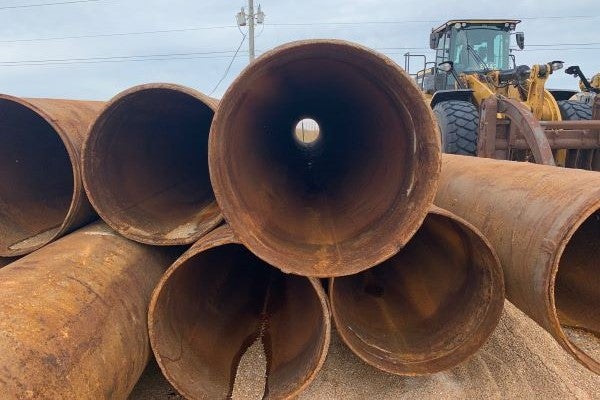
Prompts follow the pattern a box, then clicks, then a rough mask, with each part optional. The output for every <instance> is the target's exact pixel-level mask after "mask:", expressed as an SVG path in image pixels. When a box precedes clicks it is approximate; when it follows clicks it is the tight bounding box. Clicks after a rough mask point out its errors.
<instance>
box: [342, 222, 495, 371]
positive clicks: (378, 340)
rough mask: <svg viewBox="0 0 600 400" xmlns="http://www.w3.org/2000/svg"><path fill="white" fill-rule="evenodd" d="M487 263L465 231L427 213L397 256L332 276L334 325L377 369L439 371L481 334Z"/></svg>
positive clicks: (489, 281) (488, 297)
mask: <svg viewBox="0 0 600 400" xmlns="http://www.w3.org/2000/svg"><path fill="white" fill-rule="evenodd" d="M494 265H496V261H495V259H494V257H493V255H492V253H491V252H490V251H489V248H487V247H486V246H485V245H484V244H483V242H482V241H481V239H480V238H479V237H478V236H477V235H476V234H475V233H473V232H472V231H471V230H470V229H468V228H465V227H464V226H463V225H462V224H459V223H457V222H456V221H453V220H451V219H449V218H446V217H443V216H439V215H434V214H429V215H428V216H427V218H426V220H425V223H424V224H423V226H422V228H421V229H420V230H419V231H418V232H417V234H416V235H415V236H414V237H413V239H412V240H411V241H410V242H409V243H408V245H407V246H406V247H405V248H404V249H403V250H401V251H400V253H399V254H397V255H396V256H394V257H393V258H391V259H390V260H388V261H386V262H384V263H382V264H380V265H378V266H377V267H375V268H372V269H369V270H367V271H365V272H362V273H360V274H357V275H353V276H348V277H342V278H336V279H335V281H334V285H333V287H332V292H331V293H330V296H331V297H332V307H333V313H334V315H335V317H336V327H337V329H338V330H339V331H340V333H342V336H343V337H344V338H345V340H346V341H347V342H349V344H350V347H352V348H353V349H354V350H355V351H356V352H357V353H358V354H359V355H361V357H362V358H364V359H366V360H367V361H370V362H371V363H372V364H375V365H378V366H382V367H383V368H384V369H385V370H388V371H391V372H396V373H407V374H420V373H427V372H435V371H437V370H440V369H443V368H447V367H449V366H452V365H454V364H457V363H458V362H460V361H462V360H463V359H464V358H465V357H466V356H469V355H470V353H469V352H470V351H471V350H472V348H471V349H468V346H467V347H465V345H466V344H467V343H469V341H472V338H473V337H479V336H481V335H482V333H481V331H480V325H483V324H484V321H485V320H486V316H487V312H488V309H489V308H490V304H491V303H492V302H494V301H495V299H494V296H493V294H492V292H493V291H494V289H493V288H494V285H496V284H497V283H495V282H494V281H493V277H492V273H491V272H490V271H491V270H492V269H493V268H495V267H491V266H494ZM496 293H497V292H496ZM499 298H500V297H499ZM500 299H501V300H500V301H502V299H503V298H500ZM477 340H478V339H477Z"/></svg>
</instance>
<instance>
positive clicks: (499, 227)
mask: <svg viewBox="0 0 600 400" xmlns="http://www.w3.org/2000/svg"><path fill="white" fill-rule="evenodd" d="M436 203H437V204H438V205H440V206H442V207H445V208H447V209H449V210H451V211H453V212H454V213H456V214H457V215H460V216H462V217H463V218H465V219H467V220H468V221H470V222H471V223H472V224H473V225H475V226H477V227H478V228H479V229H481V231H482V232H483V233H484V234H485V235H486V236H487V237H488V239H489V240H490V241H491V243H492V244H493V245H494V247H495V248H496V250H497V251H498V255H499V257H500V260H501V261H502V266H503V268H504V275H505V278H506V290H507V292H506V294H507V298H508V299H509V300H510V301H511V302H513V303H514V304H515V305H516V306H517V307H519V308H520V309H521V310H522V311H523V312H524V313H526V314H527V315H529V316H530V317H531V318H532V319H534V320H535V321H536V322H537V323H538V324H540V325H541V326H542V327H543V328H545V329H546V330H547V331H548V332H549V333H550V334H552V336H554V338H555V339H556V340H557V341H558V343H559V344H560V345H561V346H562V347H563V348H564V349H565V350H566V351H567V352H568V353H570V354H571V355H572V356H574V357H575V358H576V359H577V360H578V361H579V362H580V363H581V364H583V365H584V366H586V367H587V368H589V369H590V370H591V371H593V372H595V373H597V374H600V358H598V354H597V353H596V354H594V353H593V350H592V349H593V348H594V347H595V346H594V345H593V343H598V337H599V336H600V314H599V313H598V310H599V309H600V270H599V268H600V174H599V173H597V172H590V171H582V170H574V169H563V168H555V167H549V166H543V165H534V164H529V163H513V162H505V161H497V160H490V159H478V158H467V157H461V156H451V155H445V156H444V160H443V167H442V176H441V185H440V190H439V191H438V194H437V197H436ZM586 337H587V339H586Z"/></svg>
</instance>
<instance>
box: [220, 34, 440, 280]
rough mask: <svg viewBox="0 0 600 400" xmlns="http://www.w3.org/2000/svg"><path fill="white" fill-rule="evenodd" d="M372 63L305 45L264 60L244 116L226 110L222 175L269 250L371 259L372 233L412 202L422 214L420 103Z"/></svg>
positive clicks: (249, 87)
mask: <svg viewBox="0 0 600 400" xmlns="http://www.w3.org/2000/svg"><path fill="white" fill-rule="evenodd" d="M373 58H374V56H373V55H370V54H369V55H365V54H363V52H361V51H354V50H352V51H350V50H348V49H344V50H340V49H337V48H336V49H334V50H332V49H329V48H328V47H326V46H325V47H318V48H317V47H310V46H309V48H308V49H307V48H302V47H300V48H297V49H294V51H288V52H283V53H280V54H278V56H277V57H273V59H271V60H269V62H264V63H263V65H261V67H260V69H258V68H257V69H256V70H254V71H252V73H250V74H248V73H247V75H246V76H244V82H245V83H244V84H243V85H241V84H240V85H239V86H240V87H243V88H240V89H238V90H239V93H238V92H236V95H235V96H234V97H235V101H237V103H236V105H235V107H234V108H231V110H235V112H227V111H225V112H224V114H225V115H226V117H225V118H224V119H223V122H222V123H223V125H222V126H221V127H222V129H220V131H221V132H227V135H226V136H223V139H222V140H223V141H225V144H224V147H223V149H224V150H223V151H224V153H223V154H225V157H226V165H223V167H222V168H225V172H224V173H223V175H226V176H227V179H229V181H230V182H231V185H230V187H231V188H232V189H231V190H233V191H234V194H233V195H234V196H235V197H236V198H237V199H238V201H239V202H240V204H241V205H242V207H243V210H244V221H245V223H246V228H247V229H251V230H252V229H254V227H256V231H257V232H259V233H257V235H260V239H259V240H260V241H262V242H263V243H266V244H267V246H268V247H270V248H273V249H277V248H289V247H290V243H292V244H293V246H295V247H296V249H302V250H303V253H304V254H303V257H307V259H311V260H312V258H314V257H317V256H318V255H319V254H321V255H322V254H324V253H327V252H331V253H334V254H337V255H340V254H341V253H342V252H343V250H344V246H347V247H348V248H350V247H352V248H353V249H354V251H356V252H361V253H362V254H363V255H364V248H365V246H361V245H360V243H362V244H364V243H365V240H369V239H371V240H373V237H374V235H373V234H372V233H373V230H375V231H381V230H382V229H383V228H382V227H383V226H384V225H385V224H386V223H387V221H390V220H392V219H393V220H394V221H398V223H397V224H395V225H394V228H393V229H398V227H399V226H402V224H403V223H404V222H405V219H406V215H407V214H408V213H406V212H405V210H406V209H407V207H409V203H410V204H411V206H412V207H417V208H418V206H419V202H418V200H416V201H415V200H414V199H413V201H412V202H411V201H409V199H408V196H409V194H411V192H413V191H414V192H419V190H421V188H420V186H419V185H414V187H413V184H414V183H415V182H414V181H415V176H414V175H415V173H417V172H418V171H417V172H416V171H414V162H415V152H416V148H415V146H416V145H415V140H416V136H415V134H416V133H415V132H416V129H415V120H414V116H415V115H417V113H418V110H419V108H418V107H416V106H415V101H421V98H420V97H419V98H415V94H414V93H413V92H412V91H411V89H413V87H412V86H411V85H410V84H408V82H404V81H403V79H406V78H404V76H403V75H401V76H398V75H399V74H397V73H395V72H394V73H392V72H390V68H389V66H387V65H386V64H385V63H382V62H381V60H380V59H379V58H377V61H374V60H373ZM394 82H395V83H394ZM238 99H239V100H238ZM233 101H234V99H232V100H231V101H230V102H233ZM409 110H410V112H409ZM411 113H413V115H411ZM417 118H422V116H418V117H417ZM303 119H311V120H314V121H315V123H316V124H318V129H319V135H318V140H316V141H315V142H313V143H310V145H304V144H302V143H301V141H299V140H298V138H297V136H296V125H297V123H298V122H299V121H301V120H303ZM419 121H421V120H419ZM427 129H429V128H427V127H422V129H421V130H420V131H419V134H420V133H422V131H426V130H427ZM224 164H225V163H224ZM415 204H417V206H415ZM396 214H397V215H396ZM234 217H235V218H238V217H237V216H231V218H234ZM395 217H398V218H395ZM346 250H347V249H346ZM348 258H352V257H348ZM312 273H314V271H312Z"/></svg>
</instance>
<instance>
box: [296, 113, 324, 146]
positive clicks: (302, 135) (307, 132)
mask: <svg viewBox="0 0 600 400" xmlns="http://www.w3.org/2000/svg"><path fill="white" fill-rule="evenodd" d="M294 135H295V136H296V140H297V141H298V144H300V145H301V146H304V147H311V146H314V145H315V144H317V141H318V140H319V139H320V137H321V127H320V126H319V123H318V122H317V121H315V120H314V119H312V118H303V119H301V120H300V121H298V123H297V124H296V127H295V128H294Z"/></svg>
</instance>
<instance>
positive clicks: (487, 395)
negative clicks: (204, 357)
mask: <svg viewBox="0 0 600 400" xmlns="http://www.w3.org/2000/svg"><path fill="white" fill-rule="evenodd" d="M579 339H580V340H586V341H587V342H586V343H587V344H586V346H588V348H591V349H598V348H600V347H598V346H600V341H599V339H598V338H596V337H594V336H593V335H582V334H580V335H579ZM590 341H591V342H590ZM264 366H265V359H264V354H263V351H262V345H260V342H257V343H255V344H254V345H253V346H252V347H251V348H250V351H249V352H248V353H246V355H244V357H243V359H242V362H241V365H240V368H239V369H238V382H236V387H235V390H234V397H233V398H234V399H239V400H250V399H260V398H261V395H262V389H263V388H264V377H263V376H262V374H263V373H264V371H265V367H264ZM180 398H182V397H180V396H179V395H177V393H176V392H175V390H173V389H172V388H171V386H170V385H169V384H168V383H167V382H166V381H165V380H164V378H162V376H161V374H160V370H159V369H158V367H157V366H156V363H155V362H154V361H153V362H152V363H151V364H150V365H149V366H148V368H147V369H146V371H145V373H144V375H143V376H142V378H141V379H140V382H139V383H138V385H137V386H136V388H135V389H134V391H133V393H132V395H131V397H130V400H150V399H152V400H172V399H180ZM402 398H406V399H413V398H416V399H426V400H427V399H431V400H439V399H441V398H443V399H506V398H510V399H532V398H537V399H573V398H576V399H600V376H597V375H595V374H593V373H592V372H589V371H588V370H587V369H585V368H584V367H582V366H581V365H579V364H578V363H577V362H576V361H575V360H574V359H572V358H571V357H570V356H569V355H568V354H567V353H565V352H564V351H563V350H562V348H561V347H560V346H559V345H558V344H557V343H556V342H555V341H554V339H552V337H551V336H550V335H549V334H548V333H546V332H545V331H544V330H543V329H542V328H540V327H539V326H538V325H537V324H536V323H535V322H533V321H532V320H530V319H529V318H527V317H526V316H525V315H524V314H523V313H521V312H520V311H519V310H518V309H516V308H515V307H514V306H513V305H512V304H510V303H508V302H507V303H506V306H505V310H504V314H503V316H502V319H501V321H500V324H499V326H498V329H496V331H495V332H494V334H493V335H492V337H491V338H490V340H489V341H488V343H486V345H485V346H484V347H483V348H482V349H481V350H480V351H479V352H478V353H477V354H476V355H475V356H474V357H473V358H471V359H470V360H469V361H467V362H466V363H464V364H463V365H460V366H458V367H455V368H453V369H451V370H449V371H445V372H441V373H437V374H433V375H428V376H422V377H399V376H394V375H390V374H386V373H383V372H380V371H378V370H376V369H374V368H372V367H370V366H368V365H366V364H364V363H363V362H362V361H360V360H359V359H358V358H357V357H356V356H355V355H354V354H353V353H352V352H350V350H348V349H347V348H346V347H345V346H344V344H343V343H342V342H341V341H340V339H339V338H338V336H337V335H336V334H334V336H333V337H332V343H331V348H330V350H329V355H328V357H327V361H326V362H325V365H324V367H323V370H322V371H321V373H320V374H319V376H318V377H317V379H316V380H315V381H314V382H313V384H312V385H311V386H310V387H309V388H308V389H307V390H306V391H305V392H304V393H303V394H302V395H301V396H300V399H323V400H329V399H331V400H334V399H344V400H354V399H356V400H359V399H360V400H363V399H377V400H386V399H402Z"/></svg>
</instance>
